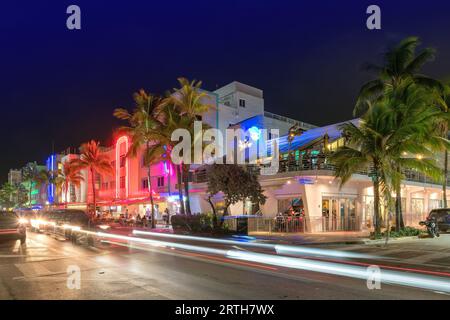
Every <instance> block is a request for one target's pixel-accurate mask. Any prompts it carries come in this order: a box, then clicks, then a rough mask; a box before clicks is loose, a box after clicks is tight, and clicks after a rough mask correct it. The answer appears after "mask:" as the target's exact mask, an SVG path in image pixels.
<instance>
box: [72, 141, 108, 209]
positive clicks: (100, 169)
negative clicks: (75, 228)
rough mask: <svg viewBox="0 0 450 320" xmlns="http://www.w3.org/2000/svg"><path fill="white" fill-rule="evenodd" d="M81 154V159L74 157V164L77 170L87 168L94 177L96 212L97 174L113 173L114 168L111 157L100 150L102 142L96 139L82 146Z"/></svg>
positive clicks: (93, 191)
mask: <svg viewBox="0 0 450 320" xmlns="http://www.w3.org/2000/svg"><path fill="white" fill-rule="evenodd" d="M80 151H81V155H80V158H79V159H74V160H73V162H72V164H73V166H74V170H75V172H79V171H81V170H83V169H87V170H88V171H89V172H90V174H91V177H92V182H91V186H92V195H93V205H94V211H93V214H95V212H96V210H97V198H96V190H95V180H96V177H97V174H100V175H113V174H114V169H113V167H112V166H111V163H110V162H109V158H108V156H107V155H106V154H104V153H102V152H101V150H100V143H99V142H96V141H94V140H91V141H90V142H86V143H84V144H82V145H81V147H80Z"/></svg>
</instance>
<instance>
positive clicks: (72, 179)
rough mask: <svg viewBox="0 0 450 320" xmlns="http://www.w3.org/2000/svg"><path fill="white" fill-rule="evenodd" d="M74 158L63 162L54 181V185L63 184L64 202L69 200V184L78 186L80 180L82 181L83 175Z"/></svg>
mask: <svg viewBox="0 0 450 320" xmlns="http://www.w3.org/2000/svg"><path fill="white" fill-rule="evenodd" d="M75 160H76V159H72V160H69V161H66V162H64V164H63V167H62V169H61V170H59V172H58V174H57V176H56V178H55V181H54V183H55V185H58V186H59V185H60V186H64V193H65V199H66V203H68V202H70V201H69V198H68V191H69V184H73V185H74V186H76V187H79V186H80V185H81V182H83V181H84V177H83V175H82V174H81V172H80V171H79V170H78V167H77V162H76V161H75Z"/></svg>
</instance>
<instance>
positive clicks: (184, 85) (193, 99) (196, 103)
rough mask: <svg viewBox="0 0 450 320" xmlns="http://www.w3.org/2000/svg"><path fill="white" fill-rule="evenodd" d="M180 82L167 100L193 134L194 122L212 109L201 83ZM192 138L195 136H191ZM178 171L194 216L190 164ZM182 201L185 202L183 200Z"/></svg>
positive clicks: (181, 166)
mask: <svg viewBox="0 0 450 320" xmlns="http://www.w3.org/2000/svg"><path fill="white" fill-rule="evenodd" d="M178 82H179V85H180V88H175V89H174V92H173V93H172V94H171V95H170V96H169V97H168V98H167V101H166V104H168V105H170V106H172V110H173V111H176V113H177V114H178V115H179V116H180V117H181V119H184V122H185V123H184V125H182V126H179V127H181V128H186V129H188V130H189V131H190V132H191V133H193V126H194V121H197V120H199V116H201V115H203V114H204V113H206V112H208V110H209V109H210V108H211V105H210V104H208V103H207V98H208V95H207V94H206V92H204V91H202V89H201V86H202V82H201V81H196V80H193V81H189V80H187V79H186V78H178ZM180 124H181V123H180ZM204 128H205V127H204ZM191 137H194V136H193V135H191ZM191 142H192V144H193V143H194V139H191ZM192 147H193V145H192ZM191 154H192V153H191ZM177 170H179V171H180V172H181V175H182V177H183V179H182V180H183V184H184V193H185V194H186V213H187V214H188V215H190V214H192V213H191V207H190V198H189V171H190V164H189V163H182V164H181V165H180V168H179V169H178V168H177ZM177 172H178V171H177ZM180 193H181V188H180ZM180 201H181V202H183V200H182V198H181V200H180Z"/></svg>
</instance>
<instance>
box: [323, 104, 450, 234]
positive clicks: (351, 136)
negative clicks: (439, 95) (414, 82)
mask: <svg viewBox="0 0 450 320" xmlns="http://www.w3.org/2000/svg"><path fill="white" fill-rule="evenodd" d="M393 101H395V97H392V96H388V97H385V98H383V99H382V100H378V101H376V102H375V103H374V104H373V105H372V106H371V107H370V109H369V111H368V112H367V113H366V115H365V116H364V117H363V118H362V119H361V120H360V124H359V126H357V125H355V124H353V123H346V124H344V125H342V127H341V129H342V132H343V136H344V137H345V139H346V144H345V146H343V147H341V148H339V149H338V150H337V151H336V152H334V153H333V154H331V155H330V160H331V162H332V163H333V164H334V165H335V166H336V169H335V176H336V178H339V179H340V185H341V186H343V185H344V184H345V183H346V182H347V181H348V180H349V179H350V177H351V176H352V175H353V174H355V173H357V172H361V171H365V170H367V169H368V168H370V169H371V170H370V176H371V177H372V182H373V188H374V225H375V234H379V233H380V232H381V210H380V204H381V199H382V198H383V199H384V200H385V202H386V203H390V195H391V193H392V192H394V191H395V190H396V189H397V186H398V185H399V184H400V181H401V180H402V179H403V178H404V176H403V174H402V173H401V171H400V170H398V168H411V169H416V170H419V171H421V172H423V173H424V174H426V175H427V176H429V177H431V178H432V179H435V180H439V178H440V176H441V171H440V169H439V168H438V167H437V164H436V162H435V161H434V160H433V159H432V157H431V155H432V151H431V149H429V148H427V146H426V145H425V144H423V143H421V142H422V141H424V140H425V137H426V136H427V135H430V133H433V132H434V131H435V130H434V124H435V120H436V117H437V116H438V115H439V114H440V112H439V110H438V109H432V108H428V106H425V107H424V106H423V105H421V104H420V103H413V102H415V101H411V103H410V104H407V105H405V106H403V107H399V106H397V105H396V104H394V103H393ZM398 108H404V109H406V110H405V112H404V113H399V112H396V110H398ZM437 140H439V139H438V138H436V141H437ZM436 141H433V142H436ZM442 142H445V143H448V142H447V141H444V140H442ZM436 143H438V142H436ZM405 153H410V154H418V153H420V154H421V155H422V157H421V159H418V158H407V157H404V156H403V157H402V156H401V155H404V154H405ZM393 164H398V166H394V165H393Z"/></svg>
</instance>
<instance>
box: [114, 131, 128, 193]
mask: <svg viewBox="0 0 450 320" xmlns="http://www.w3.org/2000/svg"><path fill="white" fill-rule="evenodd" d="M123 143H125V153H124V154H121V152H120V151H121V150H120V146H121V145H122V144H123ZM128 147H129V140H128V137H127V136H122V137H120V138H119V139H117V142H116V198H117V199H119V198H120V181H121V176H120V167H121V161H120V160H121V157H122V156H124V157H125V197H126V198H128V193H129V190H128V173H129V171H128V170H129V160H128V157H127V156H126V155H127V153H128Z"/></svg>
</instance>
